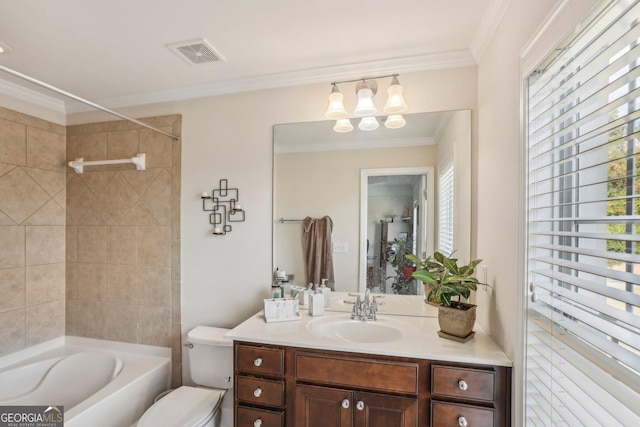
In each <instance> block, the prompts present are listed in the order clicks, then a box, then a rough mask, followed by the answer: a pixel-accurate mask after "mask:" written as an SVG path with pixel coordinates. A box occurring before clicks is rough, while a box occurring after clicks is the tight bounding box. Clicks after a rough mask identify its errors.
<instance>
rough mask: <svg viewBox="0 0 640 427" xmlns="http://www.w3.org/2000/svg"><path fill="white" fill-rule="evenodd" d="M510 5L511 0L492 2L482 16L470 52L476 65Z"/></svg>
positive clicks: (494, 0) (495, 0)
mask: <svg viewBox="0 0 640 427" xmlns="http://www.w3.org/2000/svg"><path fill="white" fill-rule="evenodd" d="M510 3H511V0H492V1H491V3H490V4H489V7H488V8H487V10H486V11H485V13H484V15H483V16H482V22H480V27H478V31H477V32H476V35H475V37H474V38H473V42H472V43H471V52H472V54H473V57H474V59H475V61H476V63H480V60H481V59H482V56H483V55H484V52H485V50H487V47H488V46H489V43H490V42H491V39H492V38H493V35H494V34H495V32H496V30H497V29H498V25H500V22H501V21H502V18H503V17H504V14H505V13H506V12H507V9H508V8H509V4H510Z"/></svg>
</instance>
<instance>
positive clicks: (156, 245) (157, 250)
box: [138, 226, 171, 267]
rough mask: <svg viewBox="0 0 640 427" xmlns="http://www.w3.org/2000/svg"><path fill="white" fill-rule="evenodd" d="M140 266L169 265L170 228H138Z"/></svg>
mask: <svg viewBox="0 0 640 427" xmlns="http://www.w3.org/2000/svg"><path fill="white" fill-rule="evenodd" d="M138 233H139V243H138V253H139V259H140V265H159V266H167V267H168V266H170V265H171V227H168V226H162V227H139V228H138Z"/></svg>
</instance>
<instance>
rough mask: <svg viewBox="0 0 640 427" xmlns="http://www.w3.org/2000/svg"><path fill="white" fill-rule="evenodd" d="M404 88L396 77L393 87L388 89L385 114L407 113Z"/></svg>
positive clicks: (392, 82) (392, 83)
mask: <svg viewBox="0 0 640 427" xmlns="http://www.w3.org/2000/svg"><path fill="white" fill-rule="evenodd" d="M402 91H403V88H402V86H401V85H400V82H398V78H397V77H394V78H393V80H392V81H391V86H389V88H388V89H387V94H388V97H387V103H386V104H385V106H384V112H385V113H389V114H398V113H403V112H405V111H407V108H409V107H407V104H406V103H405V102H404V98H403V96H402Z"/></svg>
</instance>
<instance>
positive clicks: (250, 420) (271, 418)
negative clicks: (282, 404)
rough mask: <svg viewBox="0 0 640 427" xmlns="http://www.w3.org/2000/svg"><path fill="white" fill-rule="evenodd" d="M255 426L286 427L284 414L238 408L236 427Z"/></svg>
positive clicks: (281, 412)
mask: <svg viewBox="0 0 640 427" xmlns="http://www.w3.org/2000/svg"><path fill="white" fill-rule="evenodd" d="M255 426H259V427H284V412H283V411H267V410H265V409H256V408H247V407H244V406H238V409H237V411H236V427H255Z"/></svg>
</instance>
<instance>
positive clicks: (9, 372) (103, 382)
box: [0, 336, 171, 427]
mask: <svg viewBox="0 0 640 427" xmlns="http://www.w3.org/2000/svg"><path fill="white" fill-rule="evenodd" d="M170 378H171V350H170V349H168V348H163V347H152V346H146V345H139V344H126V343H119V342H113V341H103V340H95V339H89V338H80V337H70V336H68V337H60V338H56V339H54V340H51V341H48V342H46V343H43V344H39V345H37V346H33V347H30V348H27V349H25V350H21V351H19V352H16V353H12V354H9V355H6V356H3V357H0V406H5V405H61V406H64V425H65V427H85V426H99V427H128V426H130V425H132V424H134V423H135V422H136V421H137V420H138V418H140V417H141V416H142V414H143V413H144V411H145V410H146V409H147V408H148V407H149V406H151V404H152V403H153V399H154V397H155V396H156V395H158V394H159V393H160V392H162V391H164V390H166V389H168V388H169V385H170Z"/></svg>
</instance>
